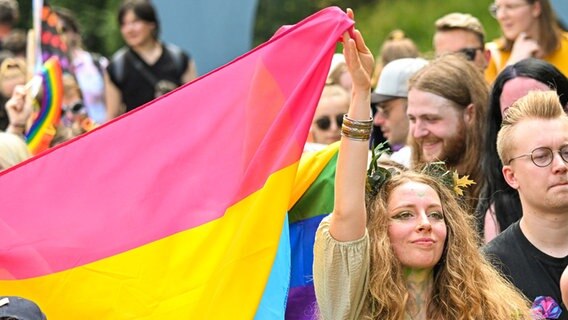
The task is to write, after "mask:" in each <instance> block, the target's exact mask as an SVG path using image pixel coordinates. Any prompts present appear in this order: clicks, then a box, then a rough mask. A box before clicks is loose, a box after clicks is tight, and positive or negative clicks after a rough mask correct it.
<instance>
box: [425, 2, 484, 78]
mask: <svg viewBox="0 0 568 320" xmlns="http://www.w3.org/2000/svg"><path fill="white" fill-rule="evenodd" d="M435 26H436V32H435V33H434V39H433V46H434V51H435V52H436V56H441V55H444V54H453V53H458V54H462V55H463V56H464V57H465V58H466V59H467V60H469V61H471V62H473V63H474V64H475V65H476V66H477V67H478V68H479V69H480V70H481V71H485V68H487V63H488V61H489V51H486V50H485V30H484V28H483V25H482V24H481V22H479V20H478V19H477V18H476V17H474V16H472V15H471V14H467V13H458V12H454V13H450V14H447V15H445V16H443V17H441V18H440V19H438V20H436V23H435Z"/></svg>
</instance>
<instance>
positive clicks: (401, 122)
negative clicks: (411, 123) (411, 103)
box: [374, 98, 408, 146]
mask: <svg viewBox="0 0 568 320" xmlns="http://www.w3.org/2000/svg"><path fill="white" fill-rule="evenodd" d="M377 108H378V112H377V113H376V114H375V117H374V123H375V125H377V126H380V127H381V131H382V132H383V136H384V137H385V138H386V139H387V140H388V142H389V144H390V145H391V146H394V145H406V138H407V136H408V117H407V116H406V99H404V98H396V99H391V100H387V101H385V102H382V103H379V105H378V106H377Z"/></svg>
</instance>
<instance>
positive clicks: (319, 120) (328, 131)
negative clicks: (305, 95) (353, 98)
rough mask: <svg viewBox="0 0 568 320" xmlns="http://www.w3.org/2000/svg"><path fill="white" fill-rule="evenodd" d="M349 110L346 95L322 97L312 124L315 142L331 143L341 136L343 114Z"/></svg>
mask: <svg viewBox="0 0 568 320" xmlns="http://www.w3.org/2000/svg"><path fill="white" fill-rule="evenodd" d="M348 110H349V101H348V100H347V98H346V97H344V96H327V97H322V99H321V100H320V102H319V104H318V107H317V109H316V113H315V116H314V120H313V122H312V126H311V129H310V130H311V132H312V137H313V142H315V143H322V144H330V143H333V142H335V141H339V139H340V138H341V124H342V121H343V115H344V114H346V113H347V111H348Z"/></svg>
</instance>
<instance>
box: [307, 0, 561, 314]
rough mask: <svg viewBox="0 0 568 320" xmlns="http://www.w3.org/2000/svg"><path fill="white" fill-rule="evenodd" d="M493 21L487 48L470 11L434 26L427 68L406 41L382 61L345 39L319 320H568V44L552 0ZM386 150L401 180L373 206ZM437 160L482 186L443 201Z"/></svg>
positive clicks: (504, 8) (382, 190) (519, 6)
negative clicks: (382, 147)
mask: <svg viewBox="0 0 568 320" xmlns="http://www.w3.org/2000/svg"><path fill="white" fill-rule="evenodd" d="M350 14H352V13H350ZM490 14H491V15H492V16H493V17H495V18H496V19H497V21H498V22H499V25H500V27H501V31H502V36H501V38H499V39H497V40H495V41H491V42H487V40H486V39H485V29H484V27H483V26H482V24H481V23H480V21H479V19H477V18H476V17H473V16H472V15H470V14H467V13H457V12H456V13H450V14H447V15H444V16H442V17H440V18H439V19H438V20H437V21H436V22H435V23H434V25H433V28H434V29H435V32H434V37H433V39H432V44H433V51H434V52H435V55H436V56H435V57H434V58H432V59H428V60H424V59H423V57H424V55H421V54H419V53H418V54H417V53H415V52H414V51H413V48H415V46H414V45H413V43H412V40H410V39H408V38H407V37H405V36H404V33H403V32H402V31H401V30H395V31H394V32H393V33H392V34H391V35H389V37H388V38H387V39H386V40H385V43H384V45H383V47H382V48H381V49H382V51H381V52H380V53H379V54H378V55H377V56H376V64H374V65H373V64H372V63H371V61H372V58H373V55H372V54H371V52H370V51H369V49H368V48H367V47H366V46H365V43H364V40H363V38H362V37H361V35H360V33H357V32H355V33H354V36H353V38H351V37H350V36H349V35H346V36H345V39H344V55H345V61H346V62H347V70H348V72H349V74H350V75H351V77H352V81H351V83H352V88H351V92H352V93H351V101H350V106H349V109H348V111H347V112H346V113H345V115H344V118H343V121H342V123H341V126H340V125H339V121H338V123H337V125H336V126H333V127H329V128H328V130H329V131H332V130H334V131H335V136H339V135H340V134H341V138H340V139H338V140H340V141H341V142H340V149H339V158H338V163H337V167H336V175H335V202H334V209H333V212H332V213H331V214H330V215H328V216H327V217H326V218H324V220H322V223H321V224H320V226H319V229H318V231H317V233H316V236H315V238H316V239H315V247H314V269H313V275H314V286H315V294H316V297H317V306H318V312H317V315H316V316H317V317H319V318H320V319H568V311H567V309H566V302H568V301H566V296H567V295H568V292H566V290H568V116H567V115H566V111H568V100H567V99H568V92H566V84H567V78H566V76H565V75H566V72H567V71H568V70H566V61H568V60H566V59H568V52H566V50H567V49H568V43H567V41H568V33H567V32H566V31H565V30H562V29H561V26H560V24H559V23H558V21H557V19H556V16H555V13H554V11H553V9H552V7H551V4H550V2H549V1H547V0H535V1H532V0H531V1H529V0H525V1H513V0H496V1H495V2H494V3H493V4H491V6H490ZM397 45H398V46H397ZM386 50H388V57H389V59H390V60H389V61H387V62H385V56H387V55H386V54H385V52H383V51H386ZM396 52H398V56H396ZM393 55H394V56H395V57H394V58H393ZM369 91H371V94H369ZM369 104H371V110H372V114H371V117H369V108H368V106H369ZM319 110H320V109H319V106H318V111H319ZM322 112H323V113H325V111H322ZM317 114H318V116H320V117H321V116H322V115H321V113H317ZM333 116H334V117H338V116H337V114H334V115H333ZM314 124H317V122H314ZM377 129H380V133H381V134H380V135H379V134H377V132H376V131H377ZM373 131H375V132H373ZM361 132H367V133H368V134H367V135H365V138H368V139H361ZM314 137H315V138H316V142H317V137H316V136H314ZM369 139H370V141H369ZM380 139H384V140H386V141H387V143H388V144H389V146H390V149H391V151H392V153H391V154H390V155H383V156H382V157H381V159H384V158H387V159H390V160H394V161H396V162H398V163H400V164H402V165H403V166H404V169H403V170H400V169H397V172H398V173H397V174H395V175H393V176H392V177H391V176H390V175H389V176H388V177H387V178H386V181H384V180H383V179H379V180H378V181H383V182H381V186H380V187H379V188H378V190H379V192H378V194H376V195H374V196H373V197H371V201H369V200H368V196H369V195H368V192H369V190H370V189H373V188H368V187H366V181H375V180H370V179H368V177H367V168H368V165H369V163H368V159H369V149H370V148H373V147H374V146H376V145H377V144H378V143H380V142H381V140H380ZM377 140H378V141H377ZM320 142H321V143H328V142H327V141H325V142H324V141H320ZM439 162H441V163H443V166H444V168H445V169H447V170H446V171H444V170H442V171H444V172H445V173H444V174H450V175H453V176H454V177H455V178H454V179H453V180H454V184H455V183H460V182H463V181H470V182H473V183H468V187H467V188H466V191H465V192H461V191H460V192H459V193H458V194H456V191H453V190H454V189H455V185H454V186H450V188H449V192H448V188H447V187H444V186H443V185H444V183H442V181H443V180H444V179H443V178H442V177H441V176H440V175H439V174H438V175H436V174H434V175H433V174H432V172H431V171H429V170H428V169H427V168H428V166H429V165H432V164H434V163H439ZM438 173H439V172H438ZM432 177H434V179H432ZM470 179H471V180H470ZM366 199H367V201H366ZM455 199H457V201H455ZM563 272H564V276H562V274H563ZM561 283H562V285H561ZM562 290H564V291H562ZM563 297H564V300H563Z"/></svg>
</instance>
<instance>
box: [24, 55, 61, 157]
mask: <svg viewBox="0 0 568 320" xmlns="http://www.w3.org/2000/svg"><path fill="white" fill-rule="evenodd" d="M40 76H41V78H42V88H43V91H42V92H43V94H42V97H41V104H40V108H39V110H38V112H37V113H36V118H35V119H34V121H33V123H32V125H31V127H30V129H29V130H28V132H27V133H26V141H27V143H28V149H29V150H30V152H31V153H32V154H34V155H35V154H38V153H40V152H42V151H45V150H47V149H48V148H49V143H50V142H51V139H53V136H54V135H55V128H56V126H57V124H58V123H59V119H60V118H61V104H62V99H63V78H62V70H61V65H60V64H59V59H58V58H57V57H56V56H53V57H51V58H49V59H48V60H47V61H46V62H45V63H44V64H43V67H42V68H41V71H40Z"/></svg>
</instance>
